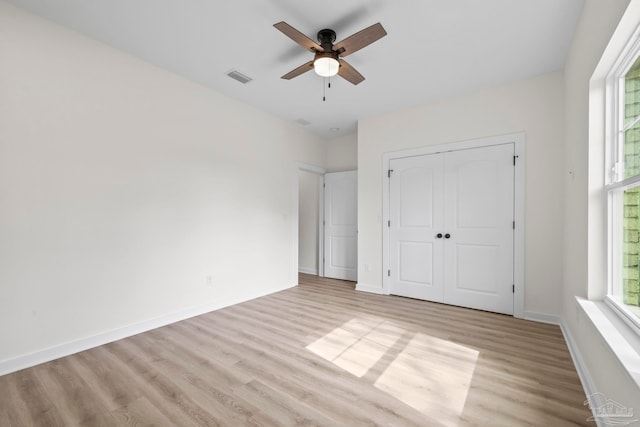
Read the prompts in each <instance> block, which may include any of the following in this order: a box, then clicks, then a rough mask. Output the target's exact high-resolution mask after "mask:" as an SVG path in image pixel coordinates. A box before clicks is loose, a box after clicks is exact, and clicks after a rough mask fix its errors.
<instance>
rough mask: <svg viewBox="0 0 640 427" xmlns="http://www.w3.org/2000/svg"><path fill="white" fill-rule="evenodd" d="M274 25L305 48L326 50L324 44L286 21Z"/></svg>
mask: <svg viewBox="0 0 640 427" xmlns="http://www.w3.org/2000/svg"><path fill="white" fill-rule="evenodd" d="M273 26H274V27H276V28H277V29H278V30H280V31H282V33H283V34H284V35H285V36H287V37H289V38H290V39H291V40H293V41H294V42H296V43H298V44H299V45H300V46H302V47H303V48H305V49H307V50H310V51H311V52H324V49H323V48H322V46H320V45H319V44H318V43H316V42H314V41H313V40H311V39H310V38H309V37H307V36H305V35H304V34H302V33H301V32H300V31H298V30H296V29H295V28H293V27H292V26H291V25H289V24H287V23H286V22H284V21H282V22H278V23H277V24H273Z"/></svg>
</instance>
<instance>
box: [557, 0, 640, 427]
mask: <svg viewBox="0 0 640 427" xmlns="http://www.w3.org/2000/svg"><path fill="white" fill-rule="evenodd" d="M634 1H635V0H634ZM628 4H629V1H628V0H620V1H616V2H603V1H598V0H587V1H586V3H585V7H584V11H583V13H582V17H581V19H580V23H579V26H578V30H577V32H576V36H575V38H574V41H573V45H572V48H571V53H570V56H569V58H568V60H567V64H566V67H565V81H566V85H565V99H566V105H565V117H566V125H565V147H564V150H565V164H564V168H565V179H564V188H565V195H566V197H565V217H564V227H563V229H564V240H565V242H566V244H565V249H564V258H565V268H564V281H563V282H564V286H563V297H564V298H563V311H562V318H563V322H564V326H565V328H566V329H567V331H568V333H569V334H570V336H572V337H573V340H574V344H575V346H576V350H577V351H578V353H579V354H580V355H581V356H582V359H583V362H584V366H583V368H585V369H586V372H587V373H588V375H590V377H591V380H592V381H593V384H591V386H592V387H593V392H601V393H604V394H605V395H606V396H607V397H608V398H609V399H613V400H615V401H617V402H620V403H621V404H623V405H626V406H631V407H635V411H636V413H637V411H638V408H639V406H637V405H640V390H638V388H637V387H636V386H635V385H634V384H633V382H632V381H631V379H630V378H629V376H628V374H627V373H626V372H625V371H624V370H623V368H622V366H621V365H620V363H619V362H618V361H617V359H616V358H615V357H614V356H613V353H612V352H611V350H610V349H609V348H608V347H607V346H606V345H605V343H604V341H603V340H602V338H601V336H600V334H599V333H598V332H597V330H596V328H595V327H594V326H593V324H592V323H591V321H590V320H589V319H587V318H586V317H585V315H584V314H583V312H582V311H581V310H579V309H578V307H577V304H576V301H575V296H579V297H583V298H586V297H590V298H598V297H601V296H602V294H603V290H606V276H605V275H604V271H605V268H606V265H605V263H606V262H605V249H606V245H605V240H604V236H605V222H604V221H605V210H604V208H603V207H604V204H603V202H602V194H603V193H602V186H603V182H604V161H603V152H604V150H603V144H602V139H603V138H602V135H596V134H593V132H594V131H598V129H597V125H598V124H597V123H591V124H590V121H589V116H590V103H589V102H590V101H589V81H590V79H591V77H592V73H593V72H594V69H595V68H596V65H597V64H598V61H599V60H600V58H601V56H602V53H603V51H604V50H605V47H606V46H607V44H608V43H609V39H610V38H611V35H612V34H613V32H614V30H615V29H616V26H617V25H618V22H619V20H620V17H621V16H622V15H623V13H624V11H625V8H626V7H627V5H628ZM636 7H637V1H636ZM636 13H637V12H636ZM636 16H637V15H636ZM594 95H596V93H594ZM595 98H596V99H594V101H595V102H596V103H597V102H601V100H598V99H597V97H595ZM593 107H594V105H592V106H591V108H593ZM590 126H591V132H590ZM600 130H601V129H600ZM590 144H591V147H590ZM569 170H573V171H574V174H573V176H574V177H572V176H570V175H569V173H568V171H569ZM636 418H637V417H636ZM634 425H635V424H634Z"/></svg>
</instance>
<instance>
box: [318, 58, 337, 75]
mask: <svg viewBox="0 0 640 427" xmlns="http://www.w3.org/2000/svg"><path fill="white" fill-rule="evenodd" d="M339 68H340V63H339V62H338V60H337V59H335V58H333V57H332V56H320V57H318V58H316V60H315V61H313V69H314V70H315V72H316V74H317V75H319V76H322V77H333V76H335V75H336V74H338V69H339Z"/></svg>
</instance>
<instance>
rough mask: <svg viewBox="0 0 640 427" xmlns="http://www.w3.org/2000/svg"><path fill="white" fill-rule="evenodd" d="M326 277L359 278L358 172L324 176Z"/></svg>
mask: <svg viewBox="0 0 640 427" xmlns="http://www.w3.org/2000/svg"><path fill="white" fill-rule="evenodd" d="M324 185H325V188H324V201H325V202H324V209H325V210H324V220H325V225H324V275H325V276H326V277H332V278H335V279H343V280H353V281H355V280H357V278H358V268H357V262H358V252H357V248H358V235H357V233H358V229H357V227H358V226H357V224H358V211H357V194H358V183H357V172H356V171H347V172H335V173H327V174H325V175H324Z"/></svg>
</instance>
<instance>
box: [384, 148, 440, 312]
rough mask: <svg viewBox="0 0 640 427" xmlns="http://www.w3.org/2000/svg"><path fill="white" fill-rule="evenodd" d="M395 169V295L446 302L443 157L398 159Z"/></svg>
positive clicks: (392, 234)
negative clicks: (443, 234) (443, 232)
mask: <svg viewBox="0 0 640 427" xmlns="http://www.w3.org/2000/svg"><path fill="white" fill-rule="evenodd" d="M390 167H391V169H392V170H393V172H392V173H393V179H392V180H391V192H390V206H391V210H390V217H389V220H390V224H389V227H390V230H389V231H390V233H389V241H390V245H391V257H390V265H389V267H390V282H391V292H392V293H393V294H395V295H403V296H408V297H411V298H419V299H425V300H429V301H438V302H442V299H443V295H444V294H443V280H442V271H443V263H442V255H443V253H442V246H443V241H442V239H441V238H440V239H439V238H437V237H436V236H437V234H438V233H441V232H442V221H443V218H442V214H443V211H442V204H443V182H442V180H443V159H442V156H441V155H438V154H434V155H427V156H418V157H407V158H403V159H395V160H392V161H391V165H390Z"/></svg>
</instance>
